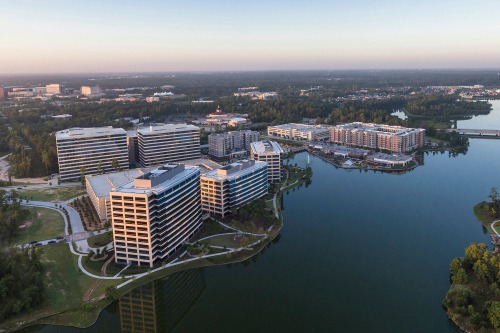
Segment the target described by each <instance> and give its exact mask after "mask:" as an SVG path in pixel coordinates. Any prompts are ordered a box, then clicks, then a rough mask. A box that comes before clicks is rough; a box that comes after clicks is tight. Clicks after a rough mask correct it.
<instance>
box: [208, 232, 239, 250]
mask: <svg viewBox="0 0 500 333" xmlns="http://www.w3.org/2000/svg"><path fill="white" fill-rule="evenodd" d="M235 237H241V236H238V235H235V234H231V235H222V236H217V237H212V238H209V239H205V240H203V241H202V242H203V243H205V244H209V245H215V246H226V247H234V248H237V247H240V242H239V241H234V238H235ZM210 251H211V250H210ZM211 253H212V252H211Z"/></svg>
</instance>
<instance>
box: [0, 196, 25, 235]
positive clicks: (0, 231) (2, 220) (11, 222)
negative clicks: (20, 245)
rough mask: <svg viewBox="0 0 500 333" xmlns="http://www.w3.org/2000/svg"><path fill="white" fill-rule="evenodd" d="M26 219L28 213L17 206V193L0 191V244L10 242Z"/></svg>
mask: <svg viewBox="0 0 500 333" xmlns="http://www.w3.org/2000/svg"><path fill="white" fill-rule="evenodd" d="M28 217H29V211H28V210H27V209H25V208H23V207H22V206H21V205H20V204H19V201H18V199H17V193H16V192H14V191H12V192H9V193H8V192H6V191H5V190H3V189H0V244H5V243H8V242H10V241H11V240H12V239H13V238H14V237H15V236H16V234H17V233H18V231H19V226H20V225H21V224H22V223H23V222H24V221H25V220H26V219H27V218H28Z"/></svg>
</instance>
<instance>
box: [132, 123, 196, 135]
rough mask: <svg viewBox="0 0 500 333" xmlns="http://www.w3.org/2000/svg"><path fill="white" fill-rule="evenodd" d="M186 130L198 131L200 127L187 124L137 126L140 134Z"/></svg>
mask: <svg viewBox="0 0 500 333" xmlns="http://www.w3.org/2000/svg"><path fill="white" fill-rule="evenodd" d="M186 130H191V131H193V130H196V131H199V130H200V128H199V127H197V126H194V125H188V124H156V125H151V126H149V127H143V128H139V129H138V130H137V132H138V133H141V134H142V135H152V134H159V133H168V132H181V131H186Z"/></svg>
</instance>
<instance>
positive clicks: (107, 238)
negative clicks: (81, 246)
mask: <svg viewBox="0 0 500 333" xmlns="http://www.w3.org/2000/svg"><path fill="white" fill-rule="evenodd" d="M87 241H88V243H89V246H90V247H101V246H105V245H108V244H109V243H110V242H112V241H113V233H112V232H106V233H104V234H100V235H95V236H91V237H89V238H88V239H87Z"/></svg>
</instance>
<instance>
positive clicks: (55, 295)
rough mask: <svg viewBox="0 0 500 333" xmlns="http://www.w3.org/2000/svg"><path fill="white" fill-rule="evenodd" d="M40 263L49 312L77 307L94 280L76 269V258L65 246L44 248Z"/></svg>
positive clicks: (58, 245)
mask: <svg viewBox="0 0 500 333" xmlns="http://www.w3.org/2000/svg"><path fill="white" fill-rule="evenodd" d="M42 250H43V254H42V263H43V266H44V269H45V272H46V273H45V280H46V289H45V299H46V302H45V303H46V305H45V306H46V307H47V309H48V310H50V311H61V310H64V309H67V308H68V307H71V306H79V305H80V304H81V302H82V299H83V296H84V295H85V292H86V291H87V290H88V288H89V287H90V286H91V285H92V283H93V282H94V281H95V279H93V278H91V277H89V276H87V275H85V274H83V273H82V272H81V271H80V270H79V269H78V261H77V259H78V258H77V257H76V256H75V255H73V254H72V253H71V252H70V250H69V248H68V245H67V244H57V245H54V246H48V247H44V248H43V249H42Z"/></svg>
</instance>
